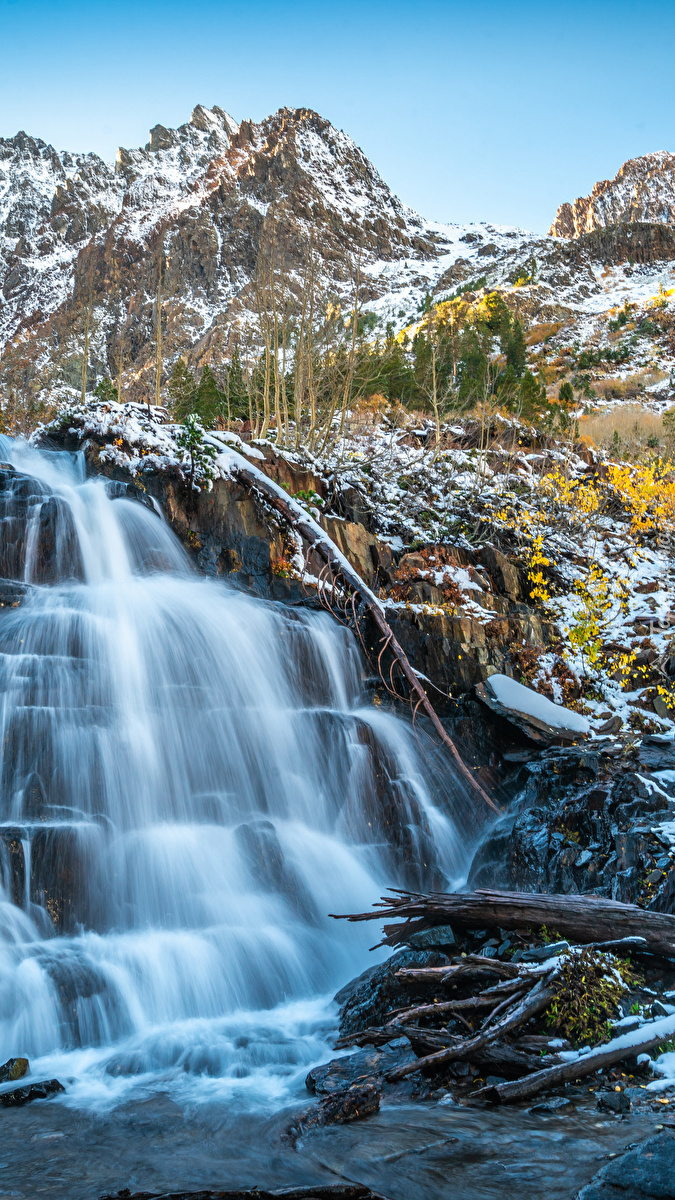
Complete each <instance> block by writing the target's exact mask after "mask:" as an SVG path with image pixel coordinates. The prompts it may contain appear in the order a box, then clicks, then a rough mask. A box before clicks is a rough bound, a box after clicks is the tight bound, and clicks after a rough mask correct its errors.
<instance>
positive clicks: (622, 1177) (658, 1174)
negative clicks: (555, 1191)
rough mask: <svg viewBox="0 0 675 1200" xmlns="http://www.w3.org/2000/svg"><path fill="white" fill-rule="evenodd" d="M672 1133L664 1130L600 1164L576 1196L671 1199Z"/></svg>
mask: <svg viewBox="0 0 675 1200" xmlns="http://www.w3.org/2000/svg"><path fill="white" fill-rule="evenodd" d="M673 1197H675V1136H673V1133H672V1132H671V1131H670V1130H664V1131H663V1132H662V1133H658V1134H657V1135H656V1136H655V1137H650V1138H648V1139H647V1141H645V1142H643V1143H642V1145H640V1146H637V1147H636V1148H635V1149H631V1150H629V1151H628V1152H627V1153H626V1154H623V1155H621V1156H620V1157H618V1158H616V1159H614V1160H613V1161H612V1162H610V1163H608V1164H607V1166H605V1167H602V1169H601V1170H600V1171H598V1173H597V1175H595V1176H594V1177H593V1179H592V1180H591V1182H590V1183H589V1184H588V1185H587V1186H586V1187H584V1188H582V1189H581V1191H580V1192H579V1193H578V1194H577V1200H638V1198H640V1200H673Z"/></svg>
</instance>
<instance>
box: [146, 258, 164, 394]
mask: <svg viewBox="0 0 675 1200" xmlns="http://www.w3.org/2000/svg"><path fill="white" fill-rule="evenodd" d="M163 268H164V245H163V244H162V245H161V246H160V250H159V263H158V275H157V323H156V339H155V346H156V351H155V404H156V406H157V407H158V408H159V406H160V404H161V399H162V396H161V387H162V272H163ZM150 415H151V413H150V401H148V416H150Z"/></svg>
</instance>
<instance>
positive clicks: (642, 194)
mask: <svg viewBox="0 0 675 1200" xmlns="http://www.w3.org/2000/svg"><path fill="white" fill-rule="evenodd" d="M634 222H650V223H655V224H660V225H671V224H675V154H669V153H668V152H667V151H665V150H660V151H658V152H657V153H655V154H643V155H642V156H641V157H640V158H630V159H629V160H628V162H625V163H624V164H623V166H622V167H621V168H620V169H619V170H618V171H617V173H616V175H615V176H614V178H613V179H603V180H601V181H600V182H599V183H596V184H594V186H593V190H592V191H591V194H590V196H579V197H578V198H577V199H576V200H575V201H574V202H573V203H572V204H569V203H566V204H561V205H560V208H559V209H558V212H557V214H556V218H555V221H554V222H553V224H552V225H551V228H550V231H549V232H550V233H551V234H552V235H553V236H554V237H562V238H577V237H580V236H581V235H582V234H584V233H592V232H593V230H595V229H601V228H604V227H605V226H607V225H624V224H627V223H629V224H630V223H634Z"/></svg>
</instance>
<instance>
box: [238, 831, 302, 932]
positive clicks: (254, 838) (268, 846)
mask: <svg viewBox="0 0 675 1200" xmlns="http://www.w3.org/2000/svg"><path fill="white" fill-rule="evenodd" d="M234 836H235V839H236V842H237V845H238V846H239V849H240V850H241V852H242V854H243V855H244V857H245V858H246V860H247V862H248V864H249V867H250V870H251V875H252V877H253V878H254V879H261V878H262V879H266V880H267V881H268V886H269V887H270V888H273V889H275V890H276V891H277V892H279V893H280V894H281V895H283V896H284V898H285V899H286V901H287V902H288V903H289V904H290V906H291V907H292V908H293V909H294V910H295V911H296V912H298V913H299V914H300V915H301V916H302V917H304V918H305V919H306V920H314V921H318V914H317V912H316V908H315V905H314V903H313V901H312V899H311V896H310V895H309V892H308V891H307V888H306V887H305V885H304V884H303V882H302V880H301V879H300V877H299V876H298V875H297V874H296V872H295V871H294V870H293V868H292V867H290V866H289V865H288V863H287V862H286V859H285V858H284V852H283V850H282V848H281V843H280V841H279V837H278V835H277V831H276V829H275V827H274V825H273V824H272V822H271V821H265V820H259V821H249V822H248V823H247V824H244V825H238V826H237V828H236V829H235V831H234Z"/></svg>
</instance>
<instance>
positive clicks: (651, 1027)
mask: <svg viewBox="0 0 675 1200" xmlns="http://www.w3.org/2000/svg"><path fill="white" fill-rule="evenodd" d="M378 908H379V911H378ZM382 916H396V917H397V918H398V923H397V924H396V925H385V927H384V928H385V937H384V944H387V945H391V946H396V945H406V944H409V943H410V938H413V939H414V937H415V935H416V934H419V933H420V932H422V931H424V930H428V929H433V928H434V927H435V926H445V927H447V925H448V923H449V922H450V921H451V922H452V925H453V928H454V929H457V930H459V929H461V928H464V929H477V928H479V927H482V928H483V929H488V930H489V929H490V927H496V928H498V929H499V930H501V931H502V934H501V935H502V936H504V931H505V930H516V929H518V930H523V929H525V932H526V933H527V930H528V928H529V929H530V930H537V928H538V927H539V926H542V925H546V926H548V928H549V929H551V928H553V929H555V930H556V931H557V932H558V933H560V934H564V935H567V936H568V937H569V938H570V942H567V941H564V942H561V943H559V944H557V945H556V944H551V945H546V944H544V945H541V946H540V947H539V949H538V950H535V951H534V952H532V951H530V952H528V953H527V954H526V955H525V956H524V958H525V960H524V961H523V959H522V957H520V956H519V959H518V961H512V960H511V958H510V957H507V956H503V957H501V958H499V957H497V954H496V951H495V950H494V949H493V950H492V951H491V952H490V951H488V955H489V956H486V954H485V953H466V952H465V953H462V954H457V955H456V956H455V957H454V958H453V959H452V961H451V962H449V963H448V965H445V966H420V967H414V966H408V967H404V968H402V969H400V970H398V971H397V972H396V979H397V980H398V982H399V983H401V984H402V985H406V986H409V987H410V989H411V994H414V995H415V997H416V1002H415V1003H414V1004H411V1005H409V1006H407V1007H403V1008H400V1009H398V1010H397V1011H395V1012H392V1013H390V1014H389V1016H388V1018H387V1020H386V1022H385V1024H383V1025H378V1026H374V1027H372V1026H371V1027H369V1028H366V1029H362V1030H361V1031H359V1032H357V1033H353V1034H350V1035H349V1036H346V1037H343V1038H341V1039H340V1040H339V1041H338V1043H337V1045H338V1047H340V1048H346V1047H349V1046H366V1045H373V1044H374V1045H379V1046H382V1045H385V1044H387V1043H389V1042H391V1041H392V1040H394V1039H396V1038H400V1037H406V1038H407V1039H408V1040H409V1042H410V1045H411V1047H412V1049H413V1051H414V1053H415V1055H416V1056H417V1057H416V1058H415V1059H413V1060H412V1061H409V1062H406V1063H404V1064H402V1065H399V1066H396V1067H394V1068H393V1069H392V1070H390V1071H389V1073H388V1074H387V1075H386V1077H385V1078H386V1080H387V1081H388V1082H390V1083H394V1082H396V1081H398V1080H400V1079H403V1078H404V1077H406V1076H409V1075H413V1074H415V1073H416V1072H419V1071H421V1072H423V1073H424V1074H425V1075H432V1076H435V1077H436V1078H437V1079H439V1081H440V1080H444V1081H445V1082H446V1083H447V1084H448V1085H450V1084H451V1083H452V1082H453V1080H454V1082H457V1081H458V1080H459V1079H461V1076H462V1074H463V1073H465V1072H466V1064H469V1065H470V1067H471V1068H472V1069H473V1074H474V1075H480V1076H482V1077H483V1078H485V1077H488V1076H495V1077H499V1078H500V1079H501V1080H502V1081H501V1082H496V1081H495V1082H492V1083H491V1085H490V1086H485V1087H482V1088H480V1089H479V1090H478V1091H475V1090H474V1091H473V1092H472V1099H480V1100H490V1101H494V1102H499V1103H510V1102H513V1101H518V1100H524V1099H528V1098H529V1097H531V1096H534V1095H536V1094H537V1093H539V1092H543V1091H546V1090H548V1089H550V1088H553V1087H557V1086H559V1085H560V1084H563V1083H565V1082H567V1081H570V1080H577V1079H581V1078H583V1077H584V1076H588V1075H591V1074H594V1073H595V1072H596V1071H598V1070H600V1069H603V1070H604V1069H605V1068H607V1067H611V1066H612V1065H613V1064H615V1063H619V1062H624V1061H626V1060H631V1061H634V1060H635V1058H636V1056H637V1055H639V1054H642V1053H650V1052H651V1051H653V1050H654V1049H655V1048H656V1047H658V1046H659V1044H661V1043H663V1042H665V1041H667V1040H668V1038H670V1037H672V1036H673V1034H675V1014H674V1015H664V1016H662V1017H660V1018H659V1019H655V1020H653V1021H645V1023H644V1024H642V1025H641V1026H640V1028H639V1029H637V1030H635V1031H634V1032H632V1033H631V1034H625V1033H624V1034H622V1033H621V1031H620V1030H619V1031H617V1032H618V1034H619V1036H617V1037H615V1038H613V1039H612V1040H611V1041H609V1042H608V1043H604V1044H600V1045H598V1046H595V1047H592V1048H591V1050H590V1052H588V1051H586V1052H585V1053H584V1054H583V1055H582V1056H579V1057H574V1056H572V1055H568V1054H563V1056H562V1057H561V1056H560V1053H559V1051H561V1050H562V1051H569V1050H571V1049H572V1047H571V1046H570V1045H569V1043H566V1042H565V1041H564V1039H560V1038H556V1037H555V1029H554V1028H551V1025H550V1023H549V1021H548V1020H547V1009H549V1006H550V1005H551V1002H552V1001H553V1000H554V999H555V998H556V996H557V990H556V982H557V981H558V979H559V977H560V973H561V971H562V968H563V963H564V961H565V956H568V955H570V954H572V955H573V954H575V953H579V952H580V951H579V947H581V946H585V947H588V948H591V949H593V950H596V951H598V952H600V953H601V954H604V955H607V956H608V957H607V959H606V962H607V970H608V972H609V971H611V969H612V962H613V961H616V960H615V959H613V956H614V955H621V957H623V958H625V956H626V953H627V952H632V953H633V954H636V953H637V954H638V955H649V957H650V958H651V957H653V956H654V955H658V956H660V957H661V958H662V959H666V958H668V959H669V958H671V957H672V958H674V959H675V917H673V916H669V915H667V914H663V913H654V912H649V911H645V910H643V909H639V908H637V907H636V906H633V905H628V904H620V903H617V902H613V901H609V900H604V899H602V898H600V897H594V896H583V897H582V896H552V895H548V896H547V895H527V894H521V893H508V892H487V891H485V892H474V893H465V894H461V893H460V894H456V895H445V894H441V893H432V894H429V895H420V894H416V893H409V892H401V893H398V894H395V895H394V896H389V897H385V898H383V900H382V902H381V904H380V905H379V906H376V908H375V910H374V911H372V912H368V913H357V914H352V915H350V916H348V917H347V919H348V920H350V921H363V920H376V919H378V918H381V917H382ZM532 936H533V938H534V940H535V942H536V941H539V942H541V938H537V935H536V933H533V934H532ZM572 938H573V939H574V942H575V943H576V946H575V945H572V944H571V940H572ZM380 944H382V943H380ZM413 944H414V942H413ZM514 957H515V956H514ZM600 961H604V960H600ZM665 965H666V967H667V966H668V964H667V963H666V964H665ZM673 971H675V962H674V963H673ZM420 998H421V999H420ZM551 1042H553V1046H551V1045H550V1043H551ZM462 1064H465V1065H464V1067H463V1070H462Z"/></svg>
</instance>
